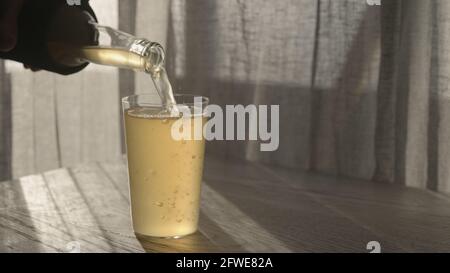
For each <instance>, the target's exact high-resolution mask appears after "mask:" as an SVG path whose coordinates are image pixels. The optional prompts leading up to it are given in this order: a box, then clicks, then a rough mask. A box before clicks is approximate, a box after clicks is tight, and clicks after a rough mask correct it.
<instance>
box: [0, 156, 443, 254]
mask: <svg viewBox="0 0 450 273" xmlns="http://www.w3.org/2000/svg"><path fill="white" fill-rule="evenodd" d="M230 162H233V163H230ZM204 180H205V183H204V185H203V191H202V208H201V216H200V217H201V218H200V228H199V232H197V233H196V234H194V235H191V236H187V237H185V238H182V239H177V240H165V239H155V240H149V239H143V238H136V237H135V235H134V233H133V231H132V229H131V222H130V215H129V199H128V185H127V173H126V162H125V161H124V160H119V161H117V162H109V163H93V164H86V165H82V166H78V167H73V168H64V169H58V170H54V171H49V172H45V173H43V174H37V175H32V176H27V177H24V178H21V179H19V180H14V181H6V182H2V183H0V252H66V251H69V250H75V251H77V250H79V251H81V252H144V251H147V252H368V250H367V249H366V246H367V243H368V242H369V241H378V242H379V243H380V244H381V250H382V251H384V252H398V251H401V252H409V251H421V252H422V251H438V252H448V251H450V200H449V199H448V198H447V197H446V196H443V195H439V194H436V193H432V192H429V191H421V190H417V189H410V188H404V187H401V186H395V185H383V184H375V183H370V182H364V181H356V180H349V179H339V180H337V179H335V178H332V177H327V176H323V175H315V174H309V173H299V172H295V171H289V170H284V169H279V168H269V167H266V166H264V165H259V164H253V163H246V162H240V161H231V160H229V161H227V162H224V161H221V160H218V159H216V158H212V157H209V158H208V159H207V162H206V166H205V175H204Z"/></svg>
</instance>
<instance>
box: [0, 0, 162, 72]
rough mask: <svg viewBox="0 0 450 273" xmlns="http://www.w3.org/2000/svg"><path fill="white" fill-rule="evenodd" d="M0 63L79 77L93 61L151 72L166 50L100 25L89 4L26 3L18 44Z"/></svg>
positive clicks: (58, 0)
mask: <svg viewBox="0 0 450 273" xmlns="http://www.w3.org/2000/svg"><path fill="white" fill-rule="evenodd" d="M72 2H73V1H72ZM75 2H76V1H75ZM0 58H4V59H10V60H14V61H18V62H21V63H24V64H26V65H28V66H31V67H34V68H38V69H44V70H47V71H52V72H55V73H59V74H62V75H68V74H72V73H76V72H78V71H80V70H82V69H83V68H84V67H86V66H87V65H88V64H89V62H92V63H97V64H102V65H110V66H116V67H122V68H128V69H134V70H140V71H145V72H148V73H153V72H154V71H158V68H159V67H160V66H161V65H162V64H163V63H164V50H163V48H162V47H161V46H160V45H159V44H158V43H154V42H151V41H148V40H147V39H142V38H136V37H134V36H132V35H130V34H127V33H124V32H121V31H118V30H115V29H113V28H110V27H108V26H101V25H98V24H97V19H96V17H95V14H94V12H93V10H92V9H91V7H90V6H89V0H81V1H80V5H69V4H68V2H67V1H66V0H45V1H39V0H25V4H24V7H23V9H22V12H21V14H20V16H19V26H18V41H17V45H16V47H15V48H14V49H13V50H11V51H9V52H6V53H1V52H0Z"/></svg>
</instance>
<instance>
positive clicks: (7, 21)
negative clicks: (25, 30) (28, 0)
mask: <svg viewBox="0 0 450 273" xmlns="http://www.w3.org/2000/svg"><path fill="white" fill-rule="evenodd" d="M23 2H24V0H0V51H3V52H8V51H10V50H12V49H13V48H14V47H15V46H16V43H17V21H18V17H19V14H20V11H21V9H22V6H23Z"/></svg>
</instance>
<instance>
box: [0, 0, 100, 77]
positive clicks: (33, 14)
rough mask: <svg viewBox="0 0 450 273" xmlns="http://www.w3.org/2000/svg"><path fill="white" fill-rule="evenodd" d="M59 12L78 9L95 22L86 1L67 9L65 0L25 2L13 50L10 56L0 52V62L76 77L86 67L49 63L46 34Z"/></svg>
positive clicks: (30, 0) (8, 53)
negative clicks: (19, 63)
mask: <svg viewBox="0 0 450 273" xmlns="http://www.w3.org/2000/svg"><path fill="white" fill-rule="evenodd" d="M64 5H65V6H64ZM61 8H73V9H80V10H82V11H86V12H88V13H89V14H90V15H91V16H92V17H93V18H94V19H95V20H97V19H96V17H95V14H94V12H93V10H92V8H91V7H90V5H89V0H81V5H73V6H69V5H68V2H67V1H66V0H45V1H41V0H25V3H24V6H23V9H22V11H21V13H20V15H19V22H18V37H17V45H16V47H15V48H14V49H13V50H11V51H9V52H0V58H2V59H9V60H14V61H18V62H21V63H24V64H27V65H29V66H31V67H34V68H39V69H43V70H47V71H51V72H55V73H58V74H62V75H68V74H73V73H76V72H78V71H80V70H82V69H83V68H85V67H86V66H87V64H83V65H80V66H76V67H68V66H63V65H61V64H58V63H56V62H54V61H53V60H52V58H51V57H50V55H49V52H48V48H47V34H48V29H50V24H52V22H53V21H54V20H53V19H54V17H55V15H56V13H57V12H58V10H59V9H61Z"/></svg>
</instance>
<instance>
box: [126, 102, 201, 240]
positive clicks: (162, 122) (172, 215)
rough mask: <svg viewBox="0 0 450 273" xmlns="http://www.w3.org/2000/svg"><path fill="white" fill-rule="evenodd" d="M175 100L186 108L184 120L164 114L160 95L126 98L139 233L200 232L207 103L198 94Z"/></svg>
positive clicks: (173, 235) (134, 217) (168, 235)
mask: <svg viewBox="0 0 450 273" xmlns="http://www.w3.org/2000/svg"><path fill="white" fill-rule="evenodd" d="M194 98H196V99H197V100H196V103H195V104H194ZM175 99H176V101H177V104H178V107H179V108H180V109H184V111H183V112H184V115H180V117H171V116H170V114H168V113H167V112H164V111H161V110H163V109H164V106H163V105H162V103H161V99H160V98H159V96H157V95H133V96H129V97H125V98H123V99H122V104H123V110H124V120H125V121H124V124H125V135H126V144H127V157H128V174H129V183H130V198H131V215H132V221H133V228H134V232H135V233H136V234H137V235H143V236H151V237H163V238H177V237H181V236H184V235H188V234H191V233H194V232H195V231H196V230H197V226H198V218H199V207H200V187H201V181H202V173H203V159H204V152H205V140H204V137H203V134H202V133H201V132H203V125H204V123H205V121H206V117H205V108H206V106H207V104H208V99H207V98H205V97H198V96H197V97H196V96H194V95H175ZM186 111H188V114H186ZM173 132H177V133H179V134H178V136H177V135H176V134H175V136H174V134H173ZM199 133H200V134H199ZM180 135H183V136H185V137H183V138H181V139H180ZM186 136H188V137H186Z"/></svg>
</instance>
